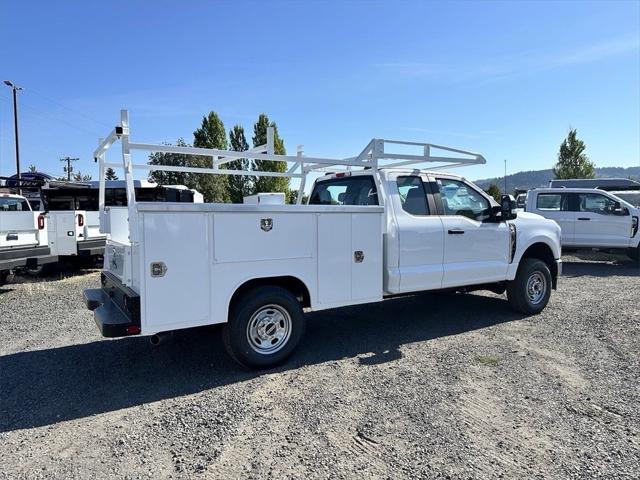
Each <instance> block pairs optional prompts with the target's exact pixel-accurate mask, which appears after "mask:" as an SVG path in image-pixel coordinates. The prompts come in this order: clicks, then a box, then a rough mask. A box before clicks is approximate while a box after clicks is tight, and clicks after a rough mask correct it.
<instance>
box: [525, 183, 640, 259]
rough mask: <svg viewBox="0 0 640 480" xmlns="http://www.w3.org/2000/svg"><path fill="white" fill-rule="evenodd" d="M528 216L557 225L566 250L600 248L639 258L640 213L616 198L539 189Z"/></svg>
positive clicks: (577, 190)
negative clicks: (535, 215) (534, 216)
mask: <svg viewBox="0 0 640 480" xmlns="http://www.w3.org/2000/svg"><path fill="white" fill-rule="evenodd" d="M527 212H533V213H536V214H538V215H541V216H544V217H545V218H548V219H551V220H553V221H555V222H556V223H557V224H558V225H559V226H560V228H561V230H562V237H561V242H562V247H563V248H571V249H580V248H596V249H603V250H617V251H621V252H625V253H627V254H628V255H629V256H630V257H631V258H632V259H634V260H637V259H638V257H639V246H638V244H639V242H640V235H639V234H638V218H640V209H638V208H637V207H634V206H633V205H631V204H630V203H627V202H626V201H624V200H622V199H621V198H619V197H617V196H616V195H614V194H612V193H610V192H607V191H604V190H600V189H594V188H539V189H535V190H531V191H530V192H529V195H528V197H527Z"/></svg>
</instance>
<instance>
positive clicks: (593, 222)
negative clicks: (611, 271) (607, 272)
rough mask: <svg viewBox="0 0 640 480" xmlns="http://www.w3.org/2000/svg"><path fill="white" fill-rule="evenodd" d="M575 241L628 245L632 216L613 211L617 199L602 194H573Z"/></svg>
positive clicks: (596, 244)
mask: <svg viewBox="0 0 640 480" xmlns="http://www.w3.org/2000/svg"><path fill="white" fill-rule="evenodd" d="M575 196H576V197H577V200H576V208H575V209H576V210H577V211H576V212H575V215H576V224H575V225H576V226H575V244H576V245H580V246H587V247H588V246H594V247H628V246H629V242H630V240H631V216H630V215H629V214H627V215H621V214H620V212H616V208H615V207H616V201H615V200H613V199H612V198H610V197H608V196H607V195H604V194H603V193H576V194H575Z"/></svg>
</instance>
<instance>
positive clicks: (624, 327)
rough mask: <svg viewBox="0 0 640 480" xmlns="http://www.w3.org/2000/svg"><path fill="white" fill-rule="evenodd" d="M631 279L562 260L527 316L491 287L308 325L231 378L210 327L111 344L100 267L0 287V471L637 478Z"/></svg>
mask: <svg viewBox="0 0 640 480" xmlns="http://www.w3.org/2000/svg"><path fill="white" fill-rule="evenodd" d="M639 279H640V269H638V267H637V265H633V264H631V263H629V262H628V261H626V260H624V259H623V257H620V258H617V259H611V258H610V257H594V256H591V257H589V258H588V261H585V260H584V256H582V258H577V257H566V258H565V276H564V277H563V278H562V279H561V281H560V286H559V289H558V291H557V292H554V294H553V295H552V298H551V303H550V305H549V306H548V307H547V309H546V310H545V311H544V312H543V313H542V314H541V315H539V316H536V317H529V318H524V317H522V316H521V315H519V314H516V313H514V312H513V311H511V310H510V309H509V307H508V304H507V303H506V302H505V301H504V300H503V298H502V297H500V296H497V295H493V294H489V293H486V294H485V293H482V294H466V295H421V296H414V297H407V298H400V299H395V300H390V301H386V302H383V303H381V304H375V305H368V306H361V307H352V308H349V309H346V310H340V311H330V312H320V313H316V314H313V315H310V321H309V326H308V331H307V336H306V338H305V340H304V342H303V344H302V346H301V348H300V350H299V351H298V352H297V354H296V355H295V357H294V358H293V359H291V360H290V361H289V362H288V363H287V364H286V365H284V366H283V367H280V368H278V369H276V370H270V371H267V372H263V373H255V372H247V371H243V370H241V369H239V368H238V367H237V366H236V364H234V363H233V362H232V361H231V360H229V359H228V358H227V356H226V355H225V353H224V351H223V347H222V343H221V340H220V332H219V329H216V328H205V329H198V330H190V331H182V332H178V333H176V334H175V335H173V336H172V337H171V338H170V339H169V340H168V341H166V342H165V343H163V344H161V345H160V346H159V347H153V346H151V345H150V344H149V341H148V339H146V338H126V339H120V340H111V341H110V340H105V339H102V338H101V337H100V336H99V333H98V331H97V328H96V327H95V324H94V323H93V318H92V314H91V313H90V312H88V311H86V310H85V309H84V307H83V305H82V301H81V291H82V289H84V288H87V287H93V286H96V285H98V273H97V271H84V272H69V271H68V272H64V273H62V274H58V275H54V276H51V277H49V278H48V279H45V280H44V281H43V280H41V281H37V282H34V281H27V280H25V279H22V278H19V277H18V278H15V279H14V280H13V283H10V284H8V285H6V286H5V287H3V288H2V289H0V339H1V341H0V382H1V383H0V395H1V399H0V400H1V404H0V458H1V459H2V460H1V463H0V470H1V472H2V473H1V475H0V476H1V477H3V478H11V479H14V478H41V477H43V478H45V477H56V478H72V477H73V478H104V477H107V476H117V477H124V478H150V477H153V478H181V477H186V478H238V477H242V478H302V477H306V478H355V477H357V478H415V477H423V478H440V477H442V478H496V477H505V478H515V477H521V478H594V477H607V478H614V477H615V478H638V472H640V413H639V411H638V407H639V406H640V383H639V379H640V368H639V367H640V355H639V354H638V348H639V346H640V345H639V339H640V335H639V333H640V329H639V326H638V324H639V322H640V307H639V305H638V301H639V297H640V295H639V294H640V282H639Z"/></svg>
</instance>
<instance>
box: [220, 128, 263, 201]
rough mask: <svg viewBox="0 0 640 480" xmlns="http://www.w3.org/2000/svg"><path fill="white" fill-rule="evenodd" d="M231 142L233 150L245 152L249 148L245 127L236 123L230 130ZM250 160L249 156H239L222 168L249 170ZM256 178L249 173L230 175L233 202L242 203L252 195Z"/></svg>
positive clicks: (230, 193) (230, 190)
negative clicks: (246, 197)
mask: <svg viewBox="0 0 640 480" xmlns="http://www.w3.org/2000/svg"><path fill="white" fill-rule="evenodd" d="M229 143H230V144H231V145H230V146H231V150H233V151H235V152H244V151H245V150H248V149H249V144H248V143H247V139H246V138H245V136H244V128H242V126H241V125H234V126H233V128H232V129H231V130H230V131H229ZM249 167H250V161H249V159H247V158H239V159H237V160H232V161H230V162H227V163H225V164H223V166H222V167H221V168H227V169H229V170H249ZM254 181H255V180H254V179H253V178H252V177H251V176H249V175H229V195H230V196H231V201H232V202H233V203H242V201H243V199H244V197H245V196H246V195H251V191H252V189H253V183H254Z"/></svg>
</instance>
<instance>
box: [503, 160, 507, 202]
mask: <svg viewBox="0 0 640 480" xmlns="http://www.w3.org/2000/svg"><path fill="white" fill-rule="evenodd" d="M504 194H505V195H507V159H506V158H505V159H504Z"/></svg>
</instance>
